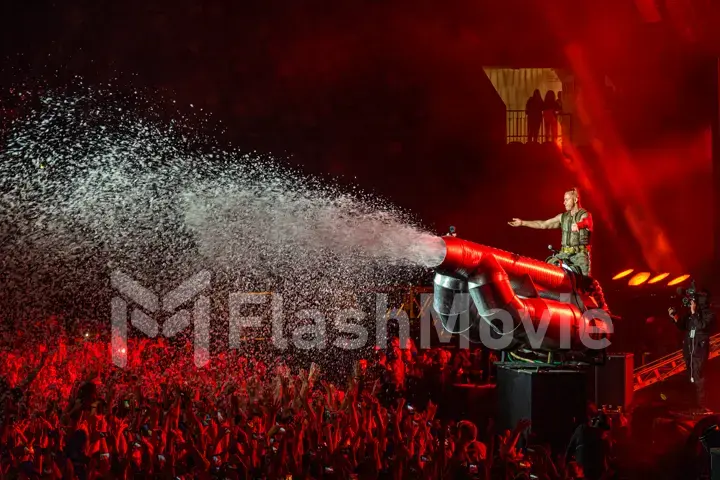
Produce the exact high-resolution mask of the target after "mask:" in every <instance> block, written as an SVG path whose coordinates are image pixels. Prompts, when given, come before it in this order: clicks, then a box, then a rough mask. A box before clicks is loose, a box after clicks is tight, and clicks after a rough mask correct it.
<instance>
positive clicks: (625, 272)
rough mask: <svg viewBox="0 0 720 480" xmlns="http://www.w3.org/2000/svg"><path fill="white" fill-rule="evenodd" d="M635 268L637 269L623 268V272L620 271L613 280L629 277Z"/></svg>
mask: <svg viewBox="0 0 720 480" xmlns="http://www.w3.org/2000/svg"><path fill="white" fill-rule="evenodd" d="M633 270H635V269H634V268H630V269H628V270H623V271H622V272H620V273H618V274H617V275H615V276H614V277H613V280H620V279H621V278H624V277H627V276H628V275H630V274H631V273H632V272H633Z"/></svg>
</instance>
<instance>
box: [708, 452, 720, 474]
mask: <svg viewBox="0 0 720 480" xmlns="http://www.w3.org/2000/svg"><path fill="white" fill-rule="evenodd" d="M710 471H711V473H710V480H720V448H711V449H710Z"/></svg>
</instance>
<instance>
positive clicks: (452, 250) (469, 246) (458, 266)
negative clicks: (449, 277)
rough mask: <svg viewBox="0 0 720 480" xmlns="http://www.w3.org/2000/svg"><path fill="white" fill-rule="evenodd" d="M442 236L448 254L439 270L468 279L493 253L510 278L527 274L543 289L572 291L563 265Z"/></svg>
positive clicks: (569, 279) (559, 291)
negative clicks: (557, 265)
mask: <svg viewBox="0 0 720 480" xmlns="http://www.w3.org/2000/svg"><path fill="white" fill-rule="evenodd" d="M442 239H443V240H444V241H445V249H446V253H445V259H444V260H443V262H442V263H441V264H440V266H439V267H438V269H439V270H442V271H445V272H454V273H456V274H460V275H462V276H464V277H466V278H467V277H468V276H470V275H471V274H472V273H473V272H475V271H476V270H477V268H478V267H479V266H480V263H481V262H482V260H483V257H485V256H487V255H492V256H493V257H495V259H496V260H497V262H498V264H499V265H500V266H501V267H502V268H503V270H505V272H506V273H507V274H508V276H510V277H514V278H520V277H522V276H524V275H526V274H527V275H529V276H530V278H531V279H532V281H533V283H534V284H535V285H537V286H538V287H540V288H542V289H545V290H551V291H554V292H557V293H571V292H572V291H573V284H572V280H571V278H570V275H568V273H567V271H565V270H564V269H563V268H562V267H556V266H554V265H550V264H548V263H545V262H543V261H540V260H535V259H532V258H528V257H522V256H520V255H518V254H515V253H510V252H507V251H505V250H500V249H499V248H493V247H488V246H485V245H480V244H477V243H473V242H469V241H467V240H462V239H460V238H457V237H449V236H448V237H442Z"/></svg>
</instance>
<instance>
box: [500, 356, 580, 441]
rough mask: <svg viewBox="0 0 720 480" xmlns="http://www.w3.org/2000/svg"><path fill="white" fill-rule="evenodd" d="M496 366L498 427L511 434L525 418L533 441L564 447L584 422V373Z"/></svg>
mask: <svg viewBox="0 0 720 480" xmlns="http://www.w3.org/2000/svg"><path fill="white" fill-rule="evenodd" d="M497 366H498V369H497V389H498V401H499V406H498V422H497V424H498V427H499V428H501V429H509V430H512V429H513V428H515V425H517V422H518V421H519V420H521V419H524V418H527V419H529V420H530V421H531V422H532V426H531V427H530V431H531V434H532V436H533V437H534V441H536V442H548V443H550V444H551V445H553V446H559V447H562V446H563V445H567V442H568V441H569V440H570V437H571V436H572V434H573V432H574V430H575V427H576V426H577V424H578V422H582V421H584V420H585V415H586V409H587V392H586V378H587V373H586V372H583V371H577V370H570V369H568V370H563V369H536V368H517V367H515V368H513V367H508V366H503V365H502V364H501V363H499V364H497Z"/></svg>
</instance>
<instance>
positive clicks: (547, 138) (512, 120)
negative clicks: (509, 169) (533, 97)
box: [505, 110, 572, 146]
mask: <svg viewBox="0 0 720 480" xmlns="http://www.w3.org/2000/svg"><path fill="white" fill-rule="evenodd" d="M505 125H506V139H507V143H528V142H532V141H537V142H538V143H545V142H554V143H557V144H558V145H559V146H562V145H563V144H564V143H566V142H570V141H572V115H570V114H569V113H560V114H558V115H557V131H554V130H555V129H554V128H553V127H552V126H551V125H548V124H546V122H545V121H542V122H540V126H539V129H538V131H537V139H534V138H531V135H530V128H529V125H528V118H527V115H526V114H525V110H507V111H506V113H505Z"/></svg>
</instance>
